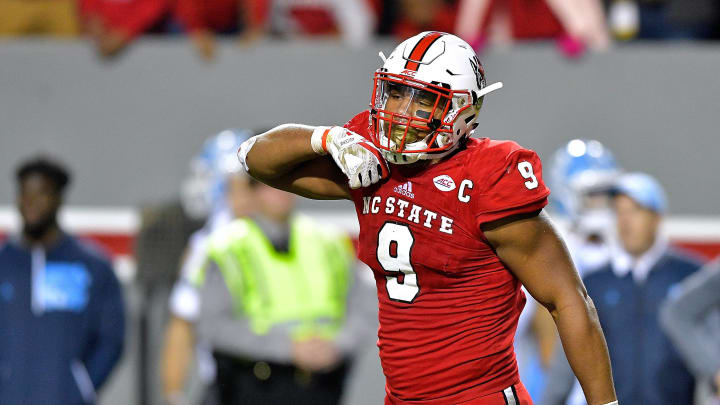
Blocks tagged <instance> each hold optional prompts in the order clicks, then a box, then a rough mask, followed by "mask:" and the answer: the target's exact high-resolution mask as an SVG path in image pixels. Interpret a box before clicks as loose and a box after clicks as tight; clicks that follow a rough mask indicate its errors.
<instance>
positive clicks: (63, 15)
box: [0, 0, 80, 37]
mask: <svg viewBox="0 0 720 405" xmlns="http://www.w3.org/2000/svg"><path fill="white" fill-rule="evenodd" d="M79 33H80V25H79V23H78V17H77V2H76V0H33V1H27V0H0V36H4V35H7V36H24V35H51V36H58V37H72V36H75V35H78V34H79Z"/></svg>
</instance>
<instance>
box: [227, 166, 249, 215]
mask: <svg viewBox="0 0 720 405" xmlns="http://www.w3.org/2000/svg"><path fill="white" fill-rule="evenodd" d="M227 201H228V206H229V207H230V209H231V210H232V214H233V216H234V217H235V218H239V217H244V216H247V215H249V214H251V213H252V211H253V208H254V203H253V189H252V187H251V186H250V178H249V177H248V176H247V175H245V174H232V175H230V176H229V177H228V180H227Z"/></svg>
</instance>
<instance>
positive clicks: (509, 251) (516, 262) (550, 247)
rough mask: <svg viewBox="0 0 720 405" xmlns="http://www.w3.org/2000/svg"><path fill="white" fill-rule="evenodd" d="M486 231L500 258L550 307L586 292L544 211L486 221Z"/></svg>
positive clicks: (579, 296)
mask: <svg viewBox="0 0 720 405" xmlns="http://www.w3.org/2000/svg"><path fill="white" fill-rule="evenodd" d="M483 232H484V234H485V237H486V238H487V239H488V241H489V242H490V243H491V245H492V246H493V247H494V248H495V251H496V253H497V255H498V257H499V258H500V260H502V262H503V263H504V264H505V265H506V266H507V267H508V268H509V269H510V271H512V272H513V274H515V276H516V277H517V278H518V279H519V280H520V282H521V283H522V284H523V285H524V286H525V288H527V290H528V292H530V294H531V295H532V296H533V297H534V298H535V299H536V300H537V301H538V302H540V303H541V304H543V305H544V306H545V307H547V308H548V309H549V310H551V311H553V310H554V309H556V307H557V306H558V305H560V304H561V303H562V302H569V301H575V300H577V299H581V300H582V299H584V298H585V297H586V296H587V292H586V291H585V287H584V286H583V284H582V281H581V280H580V276H579V275H578V273H577V271H576V270H575V266H574V265H573V263H572V260H571V259H570V255H569V253H568V251H567V248H566V247H565V244H564V243H563V241H562V239H561V238H560V236H559V235H558V233H557V232H556V231H555V229H554V227H553V225H552V224H551V223H550V220H549V219H548V218H547V216H546V215H545V214H544V213H542V212H539V211H536V212H534V213H531V214H523V215H514V216H512V217H507V218H503V219H500V220H497V221H493V222H490V223H487V224H484V225H483Z"/></svg>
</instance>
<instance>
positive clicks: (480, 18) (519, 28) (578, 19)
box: [455, 0, 609, 57]
mask: <svg viewBox="0 0 720 405" xmlns="http://www.w3.org/2000/svg"><path fill="white" fill-rule="evenodd" d="M455 32H456V33H457V35H459V36H460V37H461V38H463V39H465V40H466V41H468V43H470V44H471V45H472V46H473V47H474V48H475V49H476V50H478V51H482V49H483V48H484V47H485V45H486V44H487V43H492V44H499V45H503V44H504V45H507V44H510V43H512V42H513V41H515V40H534V39H555V40H556V43H557V46H558V49H559V50H560V51H561V52H562V53H563V54H564V55H566V56H568V57H577V56H579V55H581V54H582V52H583V51H584V50H585V48H586V47H589V48H590V49H593V50H604V49H606V48H607V47H608V46H609V36H608V32H607V29H606V26H605V16H604V13H603V8H602V4H601V2H600V0H460V5H459V11H458V20H457V23H456V28H455Z"/></svg>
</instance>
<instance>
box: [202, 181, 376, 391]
mask: <svg viewBox="0 0 720 405" xmlns="http://www.w3.org/2000/svg"><path fill="white" fill-rule="evenodd" d="M254 188H255V189H254V196H255V198H256V207H257V209H258V212H257V214H255V215H253V216H251V217H250V218H240V219H236V220H234V221H232V222H231V223H230V224H227V225H225V226H223V227H221V228H219V229H217V230H216V231H214V232H213V233H212V234H211V236H210V241H209V245H208V257H209V258H210V262H209V264H208V266H207V267H206V270H205V272H203V273H201V274H200V276H199V277H198V279H197V280H196V282H197V283H198V284H199V285H202V287H201V306H200V307H201V310H200V318H199V321H198V326H197V327H198V335H199V336H200V337H201V338H202V339H203V340H205V341H206V342H209V344H210V346H211V347H212V350H213V356H214V357H215V360H216V364H217V376H216V383H217V388H218V391H219V397H220V402H221V403H222V404H223V405H235V404H270V405H271V404H288V403H293V404H313V405H322V404H337V403H339V401H340V397H341V394H342V388H343V385H344V380H345V375H346V374H347V370H348V366H349V364H350V360H351V358H352V354H353V351H354V350H355V349H356V348H357V347H358V344H359V343H361V342H362V341H363V339H372V336H373V335H374V333H375V328H376V321H375V320H374V316H375V312H374V311H375V309H374V308H375V306H376V304H375V299H374V297H373V290H372V288H371V287H372V286H371V284H370V283H366V282H362V281H360V279H359V278H357V275H358V271H356V270H355V269H354V267H355V259H354V254H353V248H352V244H351V242H350V240H349V239H348V237H347V235H345V234H343V233H342V232H339V231H337V230H333V229H330V228H328V227H326V226H324V225H320V224H318V223H316V222H315V221H314V220H312V219H310V218H309V217H305V216H302V215H296V214H293V209H294V205H295V203H294V196H293V195H291V194H289V193H286V192H283V191H279V190H277V189H274V188H271V187H269V186H266V185H264V184H261V183H258V184H256V185H255V187H254Z"/></svg>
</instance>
